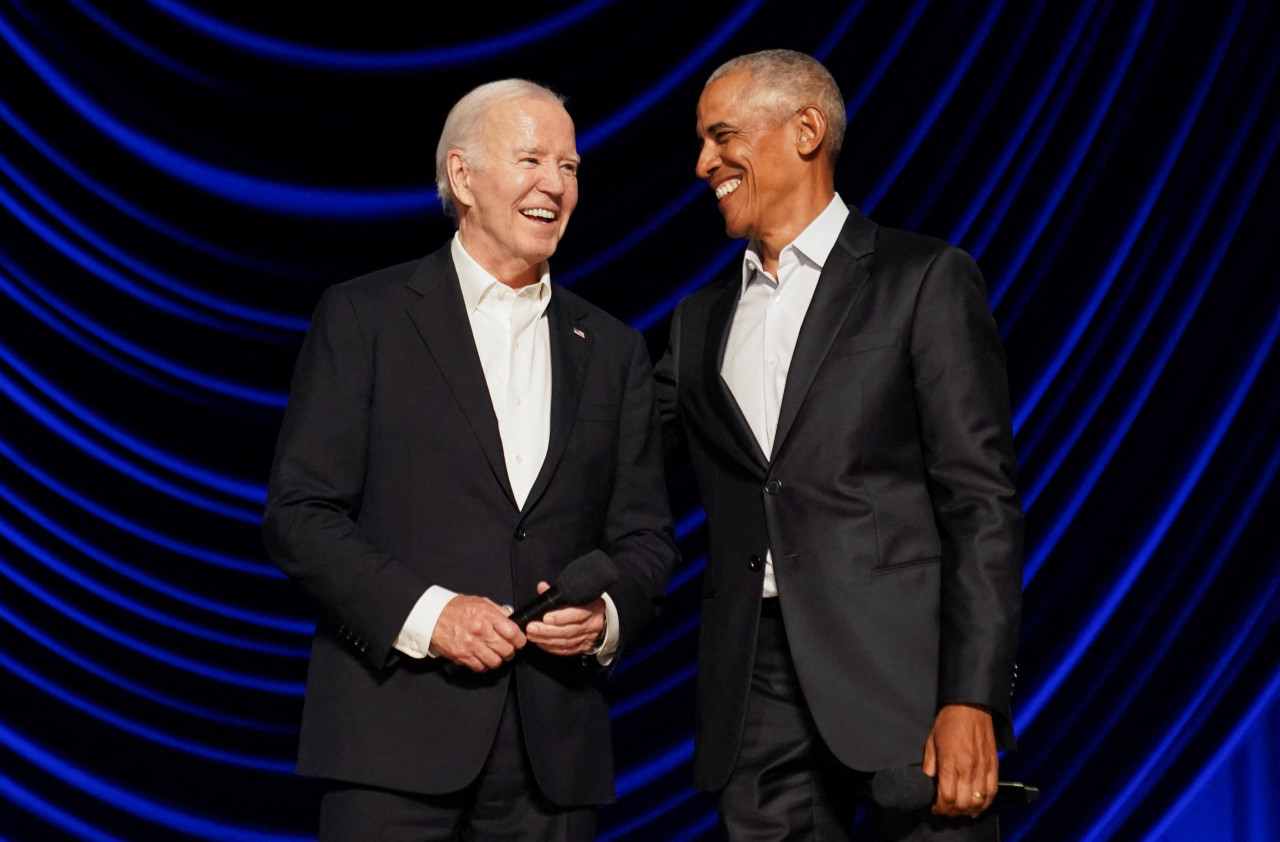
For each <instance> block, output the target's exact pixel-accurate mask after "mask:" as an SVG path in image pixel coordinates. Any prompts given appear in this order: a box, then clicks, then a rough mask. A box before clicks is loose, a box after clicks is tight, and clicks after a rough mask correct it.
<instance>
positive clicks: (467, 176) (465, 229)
mask: <svg viewBox="0 0 1280 842" xmlns="http://www.w3.org/2000/svg"><path fill="white" fill-rule="evenodd" d="M578 161H579V158H578V152H577V146H576V144H575V142H574V136H573V121H572V120H571V119H569V114H568V112H566V111H565V110H564V107H563V106H561V105H560V104H559V103H557V102H553V101H551V100H549V99H542V98H538V97H526V98H522V99H515V100H509V101H506V102H500V103H498V104H496V105H494V106H493V107H492V108H491V109H490V111H489V113H488V114H487V115H486V116H485V119H484V138H483V143H482V150H481V152H480V154H479V155H478V156H474V159H473V160H472V161H470V162H468V161H467V160H466V157H465V156H464V155H463V153H462V152H461V151H460V150H453V151H452V152H450V153H449V164H448V166H449V180H450V185H451V187H452V189H453V193H454V196H455V201H456V204H457V205H458V209H459V219H458V231H459V235H460V237H461V239H462V245H463V246H464V247H465V248H466V250H467V253H468V254H470V255H471V256H472V257H473V258H475V260H476V262H477V263H479V264H480V265H481V266H483V267H484V268H485V270H486V271H488V272H489V273H490V274H492V275H493V276H494V277H495V278H497V279H498V280H499V281H502V282H503V283H505V284H508V285H510V286H524V285H525V284H527V283H533V282H534V281H536V280H537V279H538V266H539V264H540V263H542V261H544V260H546V259H547V258H549V257H550V256H551V255H553V254H555V251H556V246H557V245H558V244H559V242H560V237H562V236H563V235H564V230H565V227H566V226H567V225H568V224H569V216H570V214H572V213H573V209H574V207H575V206H576V205H577V203H578Z"/></svg>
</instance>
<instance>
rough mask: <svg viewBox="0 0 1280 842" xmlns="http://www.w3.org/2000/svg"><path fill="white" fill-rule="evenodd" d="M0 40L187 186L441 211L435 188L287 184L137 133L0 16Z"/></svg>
mask: <svg viewBox="0 0 1280 842" xmlns="http://www.w3.org/2000/svg"><path fill="white" fill-rule="evenodd" d="M0 39H3V40H4V41H5V42H6V43H8V44H9V46H10V47H12V48H13V50H14V52H16V53H18V55H19V56H21V57H22V60H23V61H25V62H26V63H27V65H28V66H30V67H31V69H32V70H34V71H35V72H36V73H37V74H38V75H39V76H40V78H41V79H42V80H43V81H44V83H45V84H46V85H48V86H49V87H50V88H51V89H52V90H53V91H54V93H56V94H57V95H58V97H59V99H61V100H62V101H63V102H64V103H66V104H67V105H69V106H71V108H73V109H74V110H75V111H76V113H77V114H79V115H80V116H81V117H83V118H84V119H85V120H87V121H88V122H89V123H91V124H92V125H93V126H94V127H95V128H97V129H98V130H99V131H100V132H102V133H103V134H105V135H106V136H107V137H109V138H111V140H113V141H114V142H115V143H117V144H118V145H119V146H120V147H121V148H123V149H125V150H127V151H128V152H129V153H130V154H132V155H134V156H136V157H137V158H139V159H140V160H143V161H146V162H147V163H148V164H150V165H151V166H153V167H155V168H156V169H158V170H160V171H161V172H164V173H166V174H168V175H170V176H172V177H173V178H176V179H178V180H179V181H182V182H184V183H186V184H189V185H191V186H193V187H196V188H198V189H200V190H203V191H204V192H206V193H209V194H210V195H213V196H218V197H220V198H222V199H226V200H227V201H230V202H234V203H236V204H238V205H249V206H251V207H256V208H258V209H260V210H263V211H268V212H272V213H285V214H289V215H290V216H296V217H301V218H303V219H339V220H342V219H369V220H373V219H383V218H391V217H409V216H419V215H426V214H431V213H440V212H441V209H440V204H439V200H438V198H437V196H436V191H435V188H434V187H421V188H412V189H405V188H401V189H388V190H358V189H351V188H339V187H319V186H313V185H306V184H287V183H284V182H280V181H272V180H270V179H266V178H261V177H259V176H254V175H247V174H245V173H241V172H237V171H235V170H231V169H227V168H225V167H220V166H217V165H216V164H210V163H208V162H207V161H202V160H200V159H198V158H195V157H192V156H191V155H188V154H186V153H184V152H179V151H178V150H176V149H173V148H172V147H169V146H166V145H165V144H163V143H161V142H159V141H157V140H154V139H152V138H150V137H148V136H147V135H145V134H143V133H142V132H139V131H137V130H135V129H133V128H131V127H129V126H127V125H125V124H124V123H123V122H121V121H120V120H117V119H116V118H115V117H113V116H112V115H111V114H109V113H107V112H106V111H105V110H103V109H102V108H101V107H100V106H98V105H97V103H95V102H94V101H93V100H91V99H90V98H89V97H88V96H86V95H85V94H84V93H82V92H81V90H80V89H79V88H78V87H77V86H76V85H74V84H72V83H71V82H70V81H69V80H68V79H67V78H66V76H64V75H63V74H62V73H61V72H60V71H59V70H58V69H57V68H55V67H54V66H53V65H52V64H50V63H49V62H47V61H45V60H44V58H43V57H42V56H41V55H40V54H39V53H38V52H37V51H36V50H35V49H34V48H33V47H32V46H31V45H30V44H28V43H27V42H26V41H25V40H23V39H22V37H21V36H19V35H18V33H17V32H15V31H14V30H13V28H12V27H10V26H9V24H8V22H7V21H5V19H4V17H3V16H0Z"/></svg>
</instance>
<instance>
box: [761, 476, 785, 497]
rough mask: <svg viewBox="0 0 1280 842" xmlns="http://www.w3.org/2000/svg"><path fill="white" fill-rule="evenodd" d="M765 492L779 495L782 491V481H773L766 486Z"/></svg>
mask: <svg viewBox="0 0 1280 842" xmlns="http://www.w3.org/2000/svg"><path fill="white" fill-rule="evenodd" d="M764 490H765V491H767V492H769V493H770V494H777V493H778V492H779V491H781V490H782V480H777V479H771V480H769V481H768V482H766V483H765V484H764Z"/></svg>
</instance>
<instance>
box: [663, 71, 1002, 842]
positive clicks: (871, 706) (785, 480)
mask: <svg viewBox="0 0 1280 842" xmlns="http://www.w3.org/2000/svg"><path fill="white" fill-rule="evenodd" d="M844 129H845V113H844V102H843V99H842V97H841V95H840V91H839V88H838V87H837V86H836V83H835V80H834V79H832V77H831V74H830V73H828V72H827V70H826V68H824V67H823V66H822V65H821V64H820V63H819V62H817V61H815V60H814V59H813V58H811V57H809V56H806V55H803V54H801V53H796V52H791V51H788V50H769V51H765V52H762V53H754V54H751V55H747V56H743V57H741V58H738V59H734V60H732V61H730V62H728V63H726V64H725V65H724V66H722V67H721V68H719V69H718V70H716V71H715V73H713V74H712V75H711V78H710V79H709V80H708V82H707V84H706V87H705V88H704V89H703V91H702V96H701V98H700V99H699V101H698V109H697V132H698V138H699V140H700V141H701V151H700V153H699V156H698V162H697V173H698V176H699V177H701V178H703V179H705V180H706V181H707V183H708V185H709V186H710V188H711V189H712V191H714V194H715V198H716V202H717V204H718V206H719V209H720V213H721V215H722V216H723V217H724V221H725V231H726V232H727V233H728V234H729V236H731V237H745V238H748V239H749V244H748V245H747V249H746V254H745V255H744V257H743V260H742V262H741V263H740V264H738V265H737V266H736V267H735V268H734V270H733V271H732V272H730V273H729V274H728V275H727V276H726V277H724V278H722V279H720V280H719V281H716V282H713V283H711V284H710V285H708V286H707V287H706V288H704V289H702V290H700V291H698V292H696V293H694V294H693V295H691V296H689V297H688V298H686V299H685V300H684V301H682V302H681V303H680V305H679V306H678V308H677V310H676V313H675V317H674V320H673V322H672V325H671V341H670V346H669V350H668V352H667V354H666V356H665V357H664V358H663V360H662V362H661V363H659V366H658V397H659V405H660V408H661V413H662V417H663V422H664V428H665V431H666V432H667V433H668V436H667V439H668V443H669V445H670V449H672V450H673V451H675V450H679V449H684V450H686V451H687V453H688V455H689V457H690V458H691V460H692V463H693V468H694V473H695V474H696V476H697V478H698V484H699V486H700V489H701V492H702V498H703V502H704V503H705V505H706V509H707V522H708V525H709V542H710V547H709V552H708V555H707V568H706V572H705V573H704V574H703V577H704V578H703V597H704V598H703V600H702V629H701V636H700V641H699V665H698V717H697V731H696V737H697V739H696V752H695V758H694V776H695V782H696V783H697V785H698V786H699V787H701V788H703V789H706V790H710V791H713V792H717V793H718V794H719V806H720V814H721V820H722V823H723V826H724V829H725V830H726V831H727V834H728V836H729V837H730V838H731V839H750V840H783V839H819V840H847V839H849V838H850V833H851V832H852V826H853V816H854V811H855V810H856V808H857V806H858V803H859V801H862V802H864V803H866V804H867V806H868V807H869V809H870V812H871V814H872V818H873V821H874V823H875V824H876V825H878V828H879V831H880V833H881V834H882V837H883V838H884V839H892V840H905V839H913V840H924V839H930V840H955V842H960V840H967V841H976V840H995V839H996V838H997V837H998V828H997V825H996V818H995V814H994V812H992V811H988V808H989V807H990V806H991V804H992V800H993V798H994V797H995V793H996V782H997V781H996V771H997V767H998V763H999V760H998V754H997V750H998V748H1011V747H1012V741H1013V734H1012V729H1011V727H1010V722H1011V719H1010V714H1009V693H1010V689H1011V683H1012V677H1013V669H1014V665H1013V657H1014V648H1015V644H1016V642H1017V636H1018V622H1019V618H1020V606H1021V553H1022V510H1021V507H1020V504H1019V502H1018V496H1017V490H1016V483H1015V465H1014V451H1013V438H1012V431H1011V423H1010V417H1009V396H1008V385H1007V381H1006V376H1005V369H1004V357H1003V353H1002V351H1001V348H1000V340H999V336H998V334H997V332H996V327H995V323H994V321H993V319H992V318H991V313H990V311H989V307H988V303H987V294H986V287H985V286H984V284H983V281H982V276H981V274H980V273H979V272H978V268H977V266H976V265H974V262H973V260H972V259H971V258H970V257H969V256H968V255H967V254H965V253H964V252H962V251H960V250H959V249H957V248H955V247H953V246H949V245H947V244H946V243H944V242H941V241H939V240H935V239H932V238H929V237H924V236H921V235H918V234H910V233H906V232H903V231H894V230H891V229H888V228H882V227H880V226H878V225H876V224H875V223H874V222H872V221H871V220H869V219H868V218H867V217H865V216H863V215H862V214H861V213H860V212H859V211H858V210H857V209H856V208H853V207H849V206H847V205H845V204H844V202H843V201H841V199H840V196H839V195H837V194H836V192H835V181H834V173H835V165H836V161H837V158H838V156H839V152H840V145H841V141H842V139H843V135H844ZM877 774H880V775H881V777H879V778H877ZM926 776H928V777H926ZM928 778H933V779H934V781H933V782H931V781H929V780H928ZM885 780H888V781H890V782H893V785H892V786H890V787H888V788H887V789H888V790H890V791H888V792H886V791H885V789H886V788H884V787H881V786H879V785H878V781H885ZM913 782H914V783H917V784H923V794H924V795H923V798H920V797H919V794H918V793H919V792H920V790H921V787H919V786H911V785H910V784H912V783H913ZM935 782H936V796H935V795H934V794H932V787H933V786H934V785H935ZM904 783H905V784H906V786H905V787H904ZM904 789H905V793H904ZM893 790H897V791H893ZM913 790H914V792H913ZM904 794H905V795H906V798H903V797H902V796H903V795H904ZM886 795H887V796H889V797H886ZM877 798H878V799H879V801H880V802H881V803H877ZM913 800H914V801H918V804H917V805H916V806H917V807H918V809H916V810H915V811H911V810H907V809H900V810H896V811H895V810H893V809H888V808H890V807H900V808H901V807H909V806H911V805H910V804H909V803H908V802H910V801H913ZM890 802H896V803H890ZM930 802H932V803H931V804H930Z"/></svg>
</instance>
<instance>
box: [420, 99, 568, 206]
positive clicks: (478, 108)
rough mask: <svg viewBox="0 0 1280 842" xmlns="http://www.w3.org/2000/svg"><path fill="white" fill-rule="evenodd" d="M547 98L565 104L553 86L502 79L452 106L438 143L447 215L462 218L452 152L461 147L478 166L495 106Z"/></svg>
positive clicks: (439, 189)
mask: <svg viewBox="0 0 1280 842" xmlns="http://www.w3.org/2000/svg"><path fill="white" fill-rule="evenodd" d="M530 97H533V98H536V99H544V100H547V101H549V102H554V103H556V104H557V105H560V106H563V105H564V104H565V98H564V97H562V96H560V95H559V94H557V93H556V92H555V91H553V90H551V89H550V88H547V87H543V86H542V85H539V84H537V83H536V82H530V81H528V80H527V79H499V80H498V81H496V82H489V83H487V84H484V85H481V86H480V87H478V88H475V89H473V90H472V91H471V92H470V93H468V94H467V95H466V96H464V97H463V98H462V99H460V100H458V101H457V103H456V104H455V105H454V106H453V108H451V109H449V116H448V117H446V118H445V120H444V129H443V130H442V131H441V132H440V142H439V143H438V144H436V192H437V193H439V194H440V204H441V205H443V206H444V212H445V214H446V215H448V216H449V217H451V218H452V219H454V220H457V218H458V209H457V207H456V206H455V205H454V201H453V189H452V188H451V187H450V186H449V153H450V152H452V151H453V150H455V149H457V150H458V151H459V152H461V153H462V158H463V160H465V161H466V162H467V163H468V164H471V165H473V166H475V165H478V164H479V162H480V160H481V155H482V153H483V149H484V144H483V142H482V137H483V133H484V121H485V117H487V116H488V114H489V110H490V109H491V108H493V106H495V105H498V104H499V103H503V102H510V101H511V100H515V99H527V98H530Z"/></svg>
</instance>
